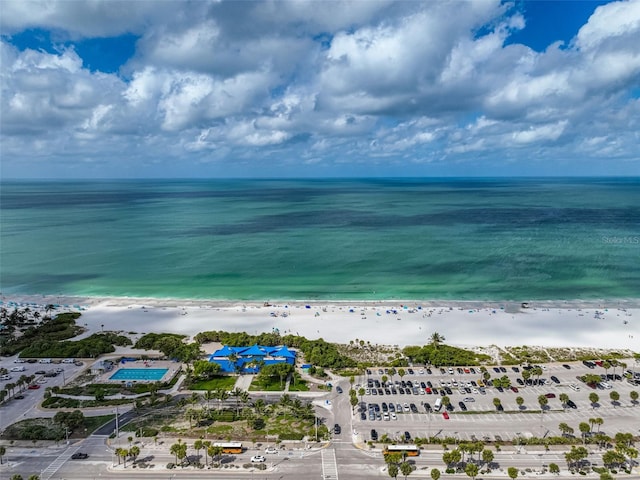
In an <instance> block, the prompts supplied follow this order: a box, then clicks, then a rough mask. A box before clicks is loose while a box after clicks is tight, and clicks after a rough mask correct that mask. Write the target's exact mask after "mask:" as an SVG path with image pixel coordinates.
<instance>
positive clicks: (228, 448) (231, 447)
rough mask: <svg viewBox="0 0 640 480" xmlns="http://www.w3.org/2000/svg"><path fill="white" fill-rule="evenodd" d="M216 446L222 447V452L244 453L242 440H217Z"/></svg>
mask: <svg viewBox="0 0 640 480" xmlns="http://www.w3.org/2000/svg"><path fill="white" fill-rule="evenodd" d="M213 446H214V447H222V453H242V443H240V442H216V443H214V444H213Z"/></svg>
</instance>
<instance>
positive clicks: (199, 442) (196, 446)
mask: <svg viewBox="0 0 640 480" xmlns="http://www.w3.org/2000/svg"><path fill="white" fill-rule="evenodd" d="M193 448H194V450H195V451H196V455H197V456H198V461H200V460H199V459H200V450H202V449H203V448H205V447H204V442H203V441H202V438H199V439H198V440H196V441H195V442H193ZM205 463H207V462H206V461H205Z"/></svg>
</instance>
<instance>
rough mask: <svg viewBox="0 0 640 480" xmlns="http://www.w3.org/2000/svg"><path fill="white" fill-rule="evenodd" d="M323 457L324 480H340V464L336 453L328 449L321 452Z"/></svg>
mask: <svg viewBox="0 0 640 480" xmlns="http://www.w3.org/2000/svg"><path fill="white" fill-rule="evenodd" d="M320 453H321V456H322V478H323V479H325V480H338V463H337V462H336V451H335V450H334V449H333V448H326V449H323V450H321V451H320Z"/></svg>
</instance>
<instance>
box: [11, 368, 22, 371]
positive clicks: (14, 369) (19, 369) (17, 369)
mask: <svg viewBox="0 0 640 480" xmlns="http://www.w3.org/2000/svg"><path fill="white" fill-rule="evenodd" d="M11 371H12V372H24V367H12V368H11Z"/></svg>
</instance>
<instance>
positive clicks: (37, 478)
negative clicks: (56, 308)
mask: <svg viewBox="0 0 640 480" xmlns="http://www.w3.org/2000/svg"><path fill="white" fill-rule="evenodd" d="M36 313H38V312H36ZM27 480H40V475H36V474H35V473H34V474H33V475H29V478H27Z"/></svg>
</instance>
